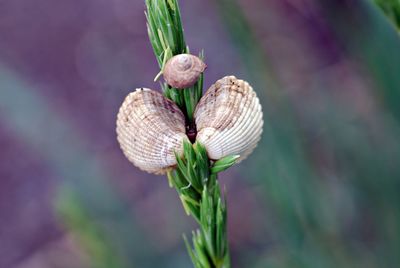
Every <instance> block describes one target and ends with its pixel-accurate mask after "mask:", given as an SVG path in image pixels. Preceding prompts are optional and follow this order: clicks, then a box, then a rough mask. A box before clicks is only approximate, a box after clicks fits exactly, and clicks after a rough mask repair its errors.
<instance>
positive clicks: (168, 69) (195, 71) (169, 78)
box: [163, 54, 207, 89]
mask: <svg viewBox="0 0 400 268" xmlns="http://www.w3.org/2000/svg"><path fill="white" fill-rule="evenodd" d="M206 67H207V66H206V65H205V63H204V62H203V61H202V60H201V59H200V58H199V57H196V56H194V55H190V54H180V55H176V56H174V57H172V58H171V59H170V60H168V61H167V63H166V64H165V66H164V70H163V75H164V79H165V81H166V82H167V83H168V85H170V86H172V87H174V88H180V89H183V88H189V87H191V86H193V85H194V84H196V82H197V80H199V78H200V75H201V74H202V73H203V72H204V70H205V69H206Z"/></svg>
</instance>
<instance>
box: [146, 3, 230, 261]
mask: <svg viewBox="0 0 400 268" xmlns="http://www.w3.org/2000/svg"><path fill="white" fill-rule="evenodd" d="M146 7H147V12H146V18H147V28H148V34H149V38H150V42H151V44H152V47H153V50H154V54H155V55H156V58H157V62H158V64H159V66H160V69H161V72H160V73H162V71H163V68H164V65H165V63H166V62H167V61H168V60H169V59H170V58H171V57H173V56H174V55H178V54H182V53H189V48H188V47H187V46H186V42H185V39H184V35H183V27H182V23H181V16H180V11H179V6H178V3H177V0H146ZM200 57H202V58H203V53H200ZM158 76H159V75H158ZM158 76H157V77H158ZM162 87H163V91H164V95H165V96H166V97H167V98H169V99H171V100H172V101H174V102H175V103H176V104H177V105H178V106H179V107H180V108H181V110H182V111H183V113H184V114H185V117H186V121H187V122H186V124H187V128H191V127H192V126H193V125H194V122H193V121H194V119H193V113H194V110H195V108H196V105H197V103H198V102H199V100H200V98H201V97H202V94H203V75H202V76H201V77H200V79H199V80H198V82H197V83H196V84H195V85H194V86H193V87H191V88H186V89H176V88H172V87H171V86H169V85H167V84H165V83H164V84H163V85H162ZM176 159H177V163H178V164H177V168H176V170H173V171H170V172H169V173H168V180H169V183H170V186H171V187H174V188H175V189H176V191H177V192H178V194H179V197H180V199H181V201H182V204H183V207H184V209H185V211H186V213H187V214H188V215H191V216H192V217H193V218H194V219H195V220H196V221H197V223H198V224H199V226H200V229H199V230H196V231H193V237H192V245H190V243H189V242H188V240H187V238H186V237H185V236H184V240H185V243H186V246H187V249H188V252H189V255H190V257H191V260H192V262H193V265H194V267H196V268H214V267H215V268H222V267H223V268H227V267H230V258H229V250H228V239H227V231H226V221H227V211H226V203H225V199H224V198H222V197H221V191H220V186H219V183H218V180H217V173H218V172H221V171H223V170H225V169H227V168H228V167H230V166H232V165H233V164H234V163H235V161H236V159H237V156H228V157H225V158H223V159H221V160H219V161H217V162H214V163H213V162H212V161H210V159H209V158H208V156H207V152H206V149H205V148H204V146H202V145H201V144H199V143H194V144H192V143H190V142H189V141H185V142H184V155H183V157H181V156H179V155H176Z"/></svg>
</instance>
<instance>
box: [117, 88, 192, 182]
mask: <svg viewBox="0 0 400 268" xmlns="http://www.w3.org/2000/svg"><path fill="white" fill-rule="evenodd" d="M186 138H187V136H186V134H185V117H184V115H183V113H182V112H181V111H180V110H179V108H178V106H176V104H175V103H173V102H172V101H170V100H168V99H166V98H165V97H164V96H163V95H162V94H160V93H158V92H156V91H153V90H150V89H137V90H136V91H135V92H132V93H130V94H129V95H128V96H127V97H126V99H125V100H124V102H123V103H122V106H121V108H120V110H119V113H118V118H117V139H118V142H119V144H120V146H121V149H122V151H123V152H124V154H125V156H126V157H127V158H128V159H129V161H130V162H132V163H133V164H134V165H135V166H137V167H139V168H140V169H142V170H144V171H147V172H150V173H155V174H163V173H165V172H166V171H167V170H168V169H169V168H171V167H173V166H174V165H176V158H175V155H174V152H177V153H178V154H182V153H183V140H184V139H186Z"/></svg>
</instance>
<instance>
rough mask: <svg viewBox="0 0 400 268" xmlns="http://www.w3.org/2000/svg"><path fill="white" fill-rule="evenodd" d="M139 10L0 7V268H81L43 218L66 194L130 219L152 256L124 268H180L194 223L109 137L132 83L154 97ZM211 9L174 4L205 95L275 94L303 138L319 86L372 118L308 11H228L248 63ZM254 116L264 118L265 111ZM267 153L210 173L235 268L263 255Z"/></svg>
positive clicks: (11, 3)
mask: <svg viewBox="0 0 400 268" xmlns="http://www.w3.org/2000/svg"><path fill="white" fill-rule="evenodd" d="M143 2H144V1H132V0H111V1H110V0H108V1H105V0H96V1H95V0H79V1H78V0H68V1H67V0H59V1H50V0H36V1H27V0H0V98H1V100H0V268H14V267H15V268H36V267H38V268H39V267H40V268H47V267H49V268H53V267H88V266H89V264H88V263H89V261H88V257H87V256H86V254H84V253H82V250H81V246H80V243H79V239H76V237H74V234H71V232H70V231H68V228H65V226H64V224H63V223H62V222H60V220H59V218H58V217H57V216H56V214H55V210H54V203H56V200H57V198H58V195H59V189H60V187H61V188H62V187H65V185H68V187H71V188H73V189H75V190H74V191H77V192H79V193H80V195H81V196H83V199H85V202H87V203H88V204H96V206H97V209H98V210H99V211H100V212H101V213H100V215H101V216H99V217H100V218H101V217H104V218H107V217H106V216H107V215H108V216H110V215H111V218H113V220H115V218H116V217H114V216H113V215H114V214H109V213H110V211H111V210H112V209H110V208H109V207H108V205H109V203H108V201H109V199H107V198H105V200H106V201H104V200H103V199H102V198H101V197H104V196H112V197H110V200H112V201H110V202H111V203H112V204H114V203H113V202H117V203H118V202H122V204H123V205H122V210H121V211H122V214H129V217H132V218H131V219H132V222H130V223H129V224H128V225H124V227H121V230H128V229H129V228H132V230H135V231H134V232H133V234H131V235H133V239H134V240H135V241H134V242H135V243H134V244H135V245H136V246H135V245H133V246H132V247H133V248H141V247H142V246H143V247H142V250H143V251H145V249H151V251H148V252H147V254H148V255H147V257H143V260H142V262H140V261H137V263H138V266H137V267H152V266H151V265H150V264H146V262H147V261H148V260H149V259H151V258H153V257H154V256H163V257H160V258H161V259H163V260H164V259H166V258H167V257H166V256H168V255H173V256H174V259H175V261H174V262H172V261H170V262H168V261H166V262H165V266H163V267H178V266H179V265H180V266H179V267H186V266H185V263H186V264H187V261H188V259H187V256H186V253H185V249H184V247H183V244H182V239H181V233H182V232H185V233H189V232H190V230H192V229H193V228H195V224H194V222H193V221H192V220H191V219H190V218H189V217H187V216H186V215H184V213H183V210H182V207H181V204H180V202H179V199H178V198H177V195H176V193H175V191H174V190H173V189H170V188H169V187H168V183H167V180H166V178H164V177H157V176H153V175H149V174H146V173H143V172H141V171H139V170H138V169H136V168H134V167H133V166H132V165H131V164H130V163H129V162H128V161H127V160H126V159H125V158H124V156H123V154H122V153H121V151H120V149H119V147H118V144H117V142H116V138H115V119H116V114H117V111H118V108H119V105H120V104H121V102H122V100H123V99H124V97H125V96H126V95H127V94H128V93H129V92H130V91H132V90H134V89H135V88H136V87H150V88H154V89H157V90H159V88H160V87H159V84H158V82H156V83H154V82H153V78H154V77H155V75H156V74H157V73H158V66H157V63H156V60H155V57H154V55H153V52H152V50H151V46H150V43H149V41H148V37H147V32H146V25H145V16H144V9H145V5H144V3H143ZM219 2H221V1H213V0H203V1H184V0H181V1H180V4H181V12H182V16H183V24H184V27H185V35H186V41H187V43H188V45H189V46H190V49H191V51H192V52H194V53H197V52H199V51H200V50H201V49H204V51H205V56H206V62H207V65H208V69H207V71H206V73H205V88H208V87H209V86H210V85H211V84H212V83H213V82H214V81H216V80H217V79H219V78H221V77H222V76H224V75H227V74H234V75H236V76H238V77H240V78H243V79H246V80H248V81H249V82H251V83H254V85H255V87H256V90H257V92H259V95H260V96H261V98H262V100H263V101H265V100H266V99H268V98H273V97H274V95H275V94H276V92H275V93H274V91H273V90H271V91H269V90H268V88H267V87H269V86H270V87H271V88H279V94H280V95H283V96H286V97H287V98H288V99H289V103H291V105H292V109H294V110H295V111H296V112H297V113H298V117H299V118H301V119H302V120H303V121H301V128H303V129H305V131H306V132H307V131H308V133H309V135H310V136H311V137H312V136H314V135H316V132H313V131H315V129H313V128H312V127H311V123H310V121H308V120H312V118H313V117H312V115H313V114H315V113H318V112H319V111H324V108H325V106H324V105H325V104H326V103H325V102H324V98H325V97H326V96H325V95H324V94H325V93H324V90H326V91H328V90H329V89H332V88H334V89H335V90H334V91H333V92H331V93H330V95H329V96H330V97H329V98H333V99H334V101H335V102H337V103H340V105H342V106H343V107H344V108H343V109H348V110H349V111H351V113H352V114H354V115H355V116H356V117H363V116H365V117H367V116H369V115H370V114H371V113H374V112H375V111H376V109H378V108H377V107H376V105H377V104H376V100H375V99H374V98H372V97H371V96H370V93H368V91H366V90H365V89H367V88H370V87H372V84H373V83H372V81H370V79H368V78H366V75H365V74H364V72H365V70H364V69H363V67H361V66H360V65H359V64H358V63H357V62H354V61H353V59H352V58H351V57H348V56H347V54H346V53H344V48H343V47H342V45H341V43H340V42H338V41H337V38H336V37H335V35H334V34H333V30H332V29H331V26H330V25H329V21H328V20H326V19H325V18H324V15H323V10H321V9H320V5H318V4H317V2H315V1H311V0H310V1H308V0H284V1H283V0H268V1H261V0H242V1H240V3H239V4H240V6H241V12H243V13H244V15H245V19H246V21H247V23H248V27H250V29H252V34H253V35H252V38H254V40H256V41H257V43H256V44H254V51H257V52H254V51H253V52H249V54H248V55H247V54H245V53H243V49H248V48H243V46H242V45H241V44H240V42H237V38H238V37H237V36H236V35H235V33H232V30H231V28H229V25H228V24H227V23H226V21H227V19H226V17H224V16H230V15H232V16H234V15H235V14H229V13H228V14H225V13H224V12H223V10H222V11H221V8H223V5H221V3H219ZM233 21H235V19H233ZM243 38H247V37H246V36H243ZM251 50H252V49H251ZM252 53H259V54H257V55H258V56H259V58H258V60H259V61H260V62H258V63H256V64H252V63H249V61H252V62H253V63H254V60H253V58H252V57H253V56H252V55H254V54H252ZM260 55H261V56H260ZM247 56H248V57H250V59H248V58H247V59H246V57H247ZM260 57H261V58H260ZM321 85H322V86H321ZM260 87H261V88H260ZM321 87H322V88H324V90H322V91H321ZM319 100H321V102H318V101H319ZM264 103H266V102H264ZM265 110H266V111H267V113H271V114H273V113H274V107H267V108H266V109H265ZM377 128H379V126H377ZM264 138H268V132H266V133H265V134H264ZM310 144H311V148H310V149H309V150H310V151H311V153H310V158H311V159H312V161H315V162H318V163H319V167H320V170H318V172H322V173H324V172H327V173H329V172H330V169H331V168H332V165H334V163H333V162H334V161H333V160H332V158H333V156H332V155H330V153H329V152H330V151H329V150H326V148H324V147H323V146H319V145H318V142H315V143H314V142H312V143H310ZM266 154H268V148H266V147H265V146H264V147H259V148H258V149H257V150H256V152H255V153H254V155H253V156H252V157H254V159H258V160H257V161H253V162H252V160H251V159H252V157H250V158H249V160H247V161H246V162H244V163H243V164H241V165H239V166H235V167H233V168H232V169H230V170H229V171H228V172H225V173H223V174H222V175H221V180H222V184H225V185H226V189H227V192H228V193H229V194H228V204H229V236H230V243H231V250H232V258H233V260H234V262H235V263H236V264H235V266H234V267H246V266H245V263H247V261H248V259H251V258H252V254H250V253H249V254H247V253H246V254H244V253H243V252H253V253H254V254H257V255H261V256H262V254H263V253H262V252H264V250H265V248H268V247H269V246H270V245H272V244H274V243H275V242H276V241H275V240H276V239H277V238H276V236H275V235H274V233H273V228H270V227H271V226H273V225H274V224H276V223H275V219H274V215H273V214H271V213H270V208H269V206H270V203H268V202H266V200H265V192H263V188H262V187H263V186H262V185H261V183H260V182H259V180H257V179H256V178H257V176H259V175H260V173H258V172H257V171H256V170H254V169H253V168H254V166H255V165H257V164H260V163H263V161H264V155H266ZM268 157H270V156H268ZM248 170H253V171H250V172H248ZM259 170H261V168H260V169H259ZM113 196H114V197H115V198H114V197H113ZM340 199H341V198H338V200H339V201H340ZM99 200H101V202H100V201H99ZM107 200H108V201H107ZM115 200H117V201H115ZM102 202H104V203H102ZM343 203H345V204H346V206H345V207H344V208H343V210H344V212H343V213H348V214H349V215H350V216H349V217H350V218H351V215H352V207H351V204H350V205H349V203H346V201H343V200H342V203H339V204H337V205H338V206H339V207H340V206H342V204H343ZM118 204H119V203H118ZM89 207H90V206H89ZM118 215H120V214H117V217H118ZM130 224H131V225H130ZM110 226H111V224H110ZM115 228H116V229H118V228H119V227H115ZM124 228H127V229H124ZM255 230H256V231H255ZM124 232H125V231H121V233H120V234H119V235H121V234H122V235H123V234H125V233H124ZM366 232H367V231H366ZM142 244H143V245H142ZM137 254H138V255H140V254H144V255H146V253H143V252H142V251H140V250H138V253H137ZM128 255H129V254H128ZM133 255H135V254H133ZM133 258H137V259H140V258H141V257H140V256H134V257H133ZM140 260H141V259H140Z"/></svg>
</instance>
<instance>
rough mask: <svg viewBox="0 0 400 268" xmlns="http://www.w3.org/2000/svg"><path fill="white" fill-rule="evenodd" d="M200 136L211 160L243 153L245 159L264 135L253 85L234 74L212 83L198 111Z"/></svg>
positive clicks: (197, 108) (197, 121) (195, 115)
mask: <svg viewBox="0 0 400 268" xmlns="http://www.w3.org/2000/svg"><path fill="white" fill-rule="evenodd" d="M194 118H195V122H196V126H197V131H198V133H197V137H196V141H198V142H200V143H202V144H203V145H204V146H205V147H206V149H207V153H208V156H209V158H210V159H213V160H217V159H220V158H222V157H225V156H227V155H233V154H237V155H240V158H239V160H243V159H245V158H246V157H247V156H248V155H249V154H250V153H251V152H252V151H253V150H254V149H255V147H256V146H257V143H258V141H259V140H260V138H261V134H262V127H263V114H262V110H261V105H260V102H259V99H258V97H257V96H256V93H255V92H254V90H253V88H252V87H251V86H250V85H249V84H248V83H247V82H245V81H243V80H239V79H237V78H236V77H234V76H226V77H224V78H222V79H220V80H218V81H217V82H216V83H215V84H214V85H212V86H211V87H210V88H209V89H208V90H207V92H206V93H205V95H204V96H203V97H202V98H201V100H200V102H199V104H198V105H197V107H196V111H195V114H194Z"/></svg>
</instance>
